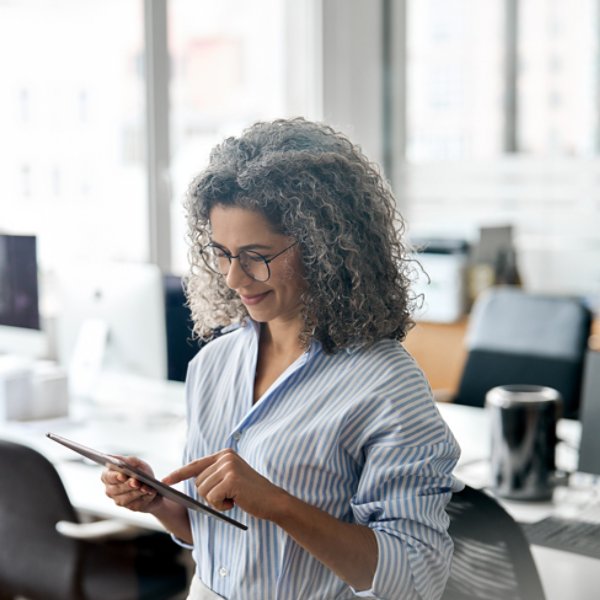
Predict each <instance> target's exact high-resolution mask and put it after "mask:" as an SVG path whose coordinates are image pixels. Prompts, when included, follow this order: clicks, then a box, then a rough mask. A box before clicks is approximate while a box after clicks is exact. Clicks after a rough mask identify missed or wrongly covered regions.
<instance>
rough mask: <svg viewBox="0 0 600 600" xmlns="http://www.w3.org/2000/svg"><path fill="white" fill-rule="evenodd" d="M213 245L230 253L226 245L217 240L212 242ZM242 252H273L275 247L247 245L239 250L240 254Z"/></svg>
mask: <svg viewBox="0 0 600 600" xmlns="http://www.w3.org/2000/svg"><path fill="white" fill-rule="evenodd" d="M211 243H212V244H215V246H219V248H222V249H223V250H227V251H228V252H229V249H228V248H227V246H225V245H224V244H221V243H220V242H217V241H216V240H211ZM242 250H267V251H269V250H273V246H266V245H265V244H246V245H245V246H240V247H239V248H238V252H241V251H242Z"/></svg>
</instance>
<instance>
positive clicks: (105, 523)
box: [55, 519, 142, 542]
mask: <svg viewBox="0 0 600 600" xmlns="http://www.w3.org/2000/svg"><path fill="white" fill-rule="evenodd" d="M55 527H56V531H58V533H60V534H61V535H64V536H65V537H68V538H72V539H76V540H86V541H88V542H101V541H103V540H106V539H107V538H118V539H128V538H133V537H136V536H137V535H139V534H140V532H141V531H142V529H141V528H139V527H136V526H135V525H129V524H127V523H124V522H123V521H120V520H118V519H106V520H102V521H92V522H90V523H73V522H72V521H58V522H57V523H56V525H55Z"/></svg>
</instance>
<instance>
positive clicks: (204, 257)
mask: <svg viewBox="0 0 600 600" xmlns="http://www.w3.org/2000/svg"><path fill="white" fill-rule="evenodd" d="M296 244H298V240H295V241H294V242H293V243H292V244H290V245H289V246H287V247H286V248H284V249H283V250H281V251H280V252H278V253H277V254H274V255H273V256H271V258H267V257H266V256H263V255H262V254H261V253H260V252H255V251H254V250H242V251H241V252H239V253H238V254H236V255H234V254H231V252H229V251H227V250H225V248H223V247H221V246H219V245H218V244H214V243H212V242H211V243H209V244H206V245H205V246H202V248H201V250H200V254H201V255H202V260H203V261H204V264H205V265H206V266H207V267H208V268H209V269H210V270H211V271H212V272H213V273H216V274H217V275H221V276H223V277H227V275H229V270H230V269H231V263H232V261H233V259H234V258H237V259H238V260H240V257H241V256H242V255H243V254H249V253H250V254H252V255H253V256H255V257H257V258H260V259H261V260H262V261H263V263H264V264H265V266H266V267H267V278H266V279H257V278H256V277H255V276H254V275H253V274H252V273H250V272H248V271H247V270H246V267H244V263H243V262H242V261H241V260H240V267H241V269H242V271H244V273H245V274H246V275H247V276H248V277H250V279H252V280H254V281H258V282H260V283H265V282H266V281H269V279H271V267H270V266H269V265H270V264H271V263H272V262H273V261H274V260H275V259H276V258H277V257H278V256H281V255H282V254H283V253H284V252H287V251H288V250H290V249H291V248H293V247H294V246H295V245H296ZM209 248H215V249H217V250H219V251H220V252H222V253H223V255H224V256H225V257H227V260H228V261H229V268H228V269H227V272H225V273H223V272H222V271H220V270H219V269H215V268H214V267H213V266H212V265H211V264H210V261H209V260H208V257H207V252H205V251H206V250H207V249H209Z"/></svg>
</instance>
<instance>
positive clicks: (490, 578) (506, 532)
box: [442, 486, 544, 600]
mask: <svg viewBox="0 0 600 600" xmlns="http://www.w3.org/2000/svg"><path fill="white" fill-rule="evenodd" d="M446 510H447V512H448V515H449V516H450V528H449V532H450V535H451V536H452V540H453V541H454V554H453V557H452V565H451V569H450V577H449V579H448V583H447V586H446V590H445V592H444V595H443V596H442V600H544V591H543V588H542V584H541V581H540V578H539V575H538V572H537V568H536V566H535V563H534V560H533V557H532V555H531V551H530V548H529V542H528V541H527V539H526V537H525V535H524V533H523V532H522V530H521V528H520V526H519V524H518V523H517V522H516V521H514V519H513V518H512V517H511V516H510V515H509V514H508V513H507V512H506V511H505V510H504V509H503V508H502V506H500V504H498V503H497V502H496V500H494V499H493V498H492V497H491V496H489V495H488V494H487V493H486V492H484V491H482V490H477V489H474V488H471V487H469V486H466V487H465V489H464V490H462V491H461V492H458V493H455V494H454V495H453V497H452V500H451V501H450V503H449V504H448V507H447V509H446Z"/></svg>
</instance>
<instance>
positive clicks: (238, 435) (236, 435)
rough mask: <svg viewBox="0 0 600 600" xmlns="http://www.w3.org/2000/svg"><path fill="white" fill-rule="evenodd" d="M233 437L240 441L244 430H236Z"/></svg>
mask: <svg viewBox="0 0 600 600" xmlns="http://www.w3.org/2000/svg"><path fill="white" fill-rule="evenodd" d="M233 439H234V440H235V441H236V442H239V441H240V440H241V439H242V432H241V431H236V432H235V433H234V434H233Z"/></svg>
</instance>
